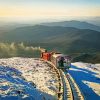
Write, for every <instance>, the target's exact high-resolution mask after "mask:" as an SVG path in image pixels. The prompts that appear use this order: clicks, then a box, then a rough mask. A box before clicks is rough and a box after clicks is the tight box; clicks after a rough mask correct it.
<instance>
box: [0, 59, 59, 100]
mask: <svg viewBox="0 0 100 100" xmlns="http://www.w3.org/2000/svg"><path fill="white" fill-rule="evenodd" d="M57 86H58V81H57V76H56V74H55V73H54V72H53V71H52V70H51V69H50V67H49V66H48V65H47V64H46V63H44V62H43V61H40V60H38V59H34V58H20V57H15V58H8V59H0V100H44V99H46V100H48V99H49V100H54V99H56V92H57V91H58V90H57V89H58V87H57Z"/></svg>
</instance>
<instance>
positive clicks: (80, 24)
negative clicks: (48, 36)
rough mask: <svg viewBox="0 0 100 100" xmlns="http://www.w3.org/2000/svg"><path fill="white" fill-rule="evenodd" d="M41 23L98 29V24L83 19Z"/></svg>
mask: <svg viewBox="0 0 100 100" xmlns="http://www.w3.org/2000/svg"><path fill="white" fill-rule="evenodd" d="M41 25H46V26H63V27H75V28H79V29H91V30H96V31H100V26H97V25H93V24H90V23H87V22H85V21H84V22H83V21H76V20H72V21H63V22H51V23H41Z"/></svg>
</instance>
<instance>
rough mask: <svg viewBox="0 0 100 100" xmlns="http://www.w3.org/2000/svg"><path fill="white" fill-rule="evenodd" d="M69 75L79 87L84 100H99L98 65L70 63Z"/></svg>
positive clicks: (99, 70) (99, 81)
mask: <svg viewBox="0 0 100 100" xmlns="http://www.w3.org/2000/svg"><path fill="white" fill-rule="evenodd" d="M69 73H70V74H71V75H72V77H73V78H74V79H75V81H76V83H77V84H78V85H79V87H80V89H81V90H82V92H83V94H84V96H85V98H86V100H100V64H89V63H82V62H76V63H72V67H71V68H70V70H69Z"/></svg>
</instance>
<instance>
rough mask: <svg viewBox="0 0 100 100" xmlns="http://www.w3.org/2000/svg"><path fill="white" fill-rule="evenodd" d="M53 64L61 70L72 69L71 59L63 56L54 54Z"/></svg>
mask: <svg viewBox="0 0 100 100" xmlns="http://www.w3.org/2000/svg"><path fill="white" fill-rule="evenodd" d="M52 59H53V63H54V64H55V66H56V67H57V68H59V69H69V68H70V67H71V57H70V56H67V55H63V54H54V55H53V57H52Z"/></svg>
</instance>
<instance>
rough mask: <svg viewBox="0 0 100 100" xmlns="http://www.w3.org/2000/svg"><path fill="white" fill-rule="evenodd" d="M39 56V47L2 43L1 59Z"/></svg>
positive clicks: (0, 49)
mask: <svg viewBox="0 0 100 100" xmlns="http://www.w3.org/2000/svg"><path fill="white" fill-rule="evenodd" d="M39 56H40V50H39V47H33V46H27V45H25V44H24V43H0V58H5V57H39Z"/></svg>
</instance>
